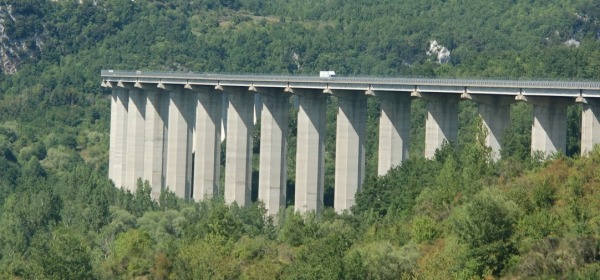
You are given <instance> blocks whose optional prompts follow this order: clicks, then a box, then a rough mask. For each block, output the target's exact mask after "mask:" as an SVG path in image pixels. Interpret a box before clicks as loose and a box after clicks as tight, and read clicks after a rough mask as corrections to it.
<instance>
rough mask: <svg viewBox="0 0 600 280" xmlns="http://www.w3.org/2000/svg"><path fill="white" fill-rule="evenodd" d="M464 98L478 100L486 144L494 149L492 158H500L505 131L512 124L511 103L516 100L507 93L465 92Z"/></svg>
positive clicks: (495, 159)
mask: <svg viewBox="0 0 600 280" xmlns="http://www.w3.org/2000/svg"><path fill="white" fill-rule="evenodd" d="M462 98H465V99H470V100H473V101H475V102H477V111H478V112H479V117H481V120H482V126H483V129H485V131H486V132H487V135H486V138H485V145H486V146H487V147H490V148H491V149H492V155H491V156H492V160H494V161H497V160H499V159H500V150H501V149H502V145H503V143H504V141H503V140H504V131H505V130H506V128H507V127H508V125H509V124H510V104H512V103H513V102H514V100H515V98H514V97H513V96H506V95H480V94H463V95H462Z"/></svg>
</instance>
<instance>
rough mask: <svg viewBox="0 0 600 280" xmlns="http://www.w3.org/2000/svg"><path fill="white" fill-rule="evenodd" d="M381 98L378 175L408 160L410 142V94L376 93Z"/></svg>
mask: <svg viewBox="0 0 600 280" xmlns="http://www.w3.org/2000/svg"><path fill="white" fill-rule="evenodd" d="M376 96H377V97H379V98H380V100H381V103H380V110H381V115H380V116H379V162H378V163H379V164H378V175H379V176H383V175H385V174H387V173H388V171H389V170H390V169H392V168H394V167H396V166H398V165H400V163H402V161H403V160H405V159H406V158H408V147H409V141H410V103H411V102H410V100H411V97H410V94H408V93H400V92H394V93H376Z"/></svg>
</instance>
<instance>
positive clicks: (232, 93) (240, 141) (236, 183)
mask: <svg viewBox="0 0 600 280" xmlns="http://www.w3.org/2000/svg"><path fill="white" fill-rule="evenodd" d="M224 91H225V92H227V98H228V100H229V107H228V108H227V149H226V153H225V202H226V203H234V202H236V203H237V204H238V205H239V206H246V205H249V204H250V203H251V197H250V195H251V191H252V130H253V128H254V124H253V116H254V92H253V91H249V90H248V89H247V88H238V87H226V88H225V89H224Z"/></svg>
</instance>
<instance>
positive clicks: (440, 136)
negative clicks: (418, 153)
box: [413, 93, 460, 159]
mask: <svg viewBox="0 0 600 280" xmlns="http://www.w3.org/2000/svg"><path fill="white" fill-rule="evenodd" d="M413 95H414V96H417V97H421V98H423V99H426V100H427V120H426V122H425V158H428V159H430V158H433V156H434V155H435V151H436V150H437V149H439V148H441V147H442V145H443V144H444V142H447V141H448V142H456V140H457V139H458V101H459V100H460V96H459V95H457V94H450V93H416V94H413Z"/></svg>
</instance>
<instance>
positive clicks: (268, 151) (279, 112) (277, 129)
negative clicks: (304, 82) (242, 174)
mask: <svg viewBox="0 0 600 280" xmlns="http://www.w3.org/2000/svg"><path fill="white" fill-rule="evenodd" d="M258 92H260V93H261V94H260V95H261V97H260V100H261V103H262V109H261V110H260V112H261V123H260V125H261V126H260V169H259V170H260V173H259V178H258V198H259V199H260V200H261V201H262V202H264V203H265V208H266V209H267V213H268V214H269V215H275V214H277V213H278V212H279V209H280V208H282V207H285V201H286V187H287V177H286V175H287V174H286V170H287V169H286V167H287V161H286V156H287V135H288V116H289V102H290V98H289V95H288V94H287V93H284V92H283V89H259V90H258Z"/></svg>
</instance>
